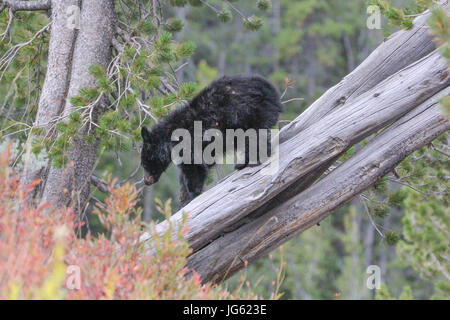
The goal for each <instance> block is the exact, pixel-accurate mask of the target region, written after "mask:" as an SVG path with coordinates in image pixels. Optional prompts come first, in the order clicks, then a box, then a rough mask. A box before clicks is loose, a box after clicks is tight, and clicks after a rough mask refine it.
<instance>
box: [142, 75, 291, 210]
mask: <svg viewBox="0 0 450 320" xmlns="http://www.w3.org/2000/svg"><path fill="white" fill-rule="evenodd" d="M281 112H282V104H281V101H280V94H279V92H278V90H277V89H276V88H275V87H274V86H273V85H272V84H271V83H270V82H269V81H267V80H266V79H264V78H263V77H261V76H258V75H235V76H229V77H222V78H220V79H218V80H216V81H214V82H212V83H211V84H210V85H209V86H208V87H207V88H205V89H203V90H202V91H201V92H200V93H199V94H198V95H197V96H196V97H195V98H193V99H192V100H191V101H190V102H189V103H187V104H185V105H183V106H182V107H179V108H177V109H175V110H173V111H171V112H170V113H169V115H167V116H166V117H164V118H163V119H162V120H161V121H160V122H158V123H157V124H156V125H155V126H154V127H153V128H152V129H151V131H149V130H147V128H145V127H143V128H142V138H143V141H144V144H143V147H142V154H141V163H142V166H143V167H144V170H145V178H144V181H145V183H146V184H147V185H151V184H153V183H156V182H157V181H158V180H159V178H160V176H161V174H162V173H163V172H164V171H165V170H166V169H167V167H168V166H169V164H170V162H171V150H172V148H173V147H174V145H176V144H177V143H178V142H176V141H171V136H172V132H173V131H174V130H176V129H179V128H184V129H187V130H188V131H189V132H190V133H191V136H193V131H194V121H202V130H203V132H204V131H205V130H208V129H211V128H215V129H219V130H220V131H221V132H222V134H223V137H225V130H226V129H243V130H244V131H245V130H248V129H255V130H258V129H270V128H272V127H273V126H274V125H275V124H276V123H277V122H278V118H279V115H280V113H281ZM269 140H270V137H269ZM268 142H269V143H270V141H268ZM206 145H207V143H205V144H204V145H203V148H205V146H206ZM269 150H270V148H269ZM247 152H248V150H246V157H247V158H248V154H247ZM247 158H246V159H247ZM246 161H247V160H246ZM247 165H248V164H247ZM245 166H246V165H245V164H244V165H236V168H237V169H242V168H244V167H245ZM179 167H180V169H181V177H180V183H181V195H180V205H181V207H183V206H185V205H186V204H187V203H189V202H190V201H191V200H192V199H193V198H195V197H196V196H198V195H199V194H200V193H201V192H202V189H203V184H204V181H205V179H206V177H207V174H208V171H209V169H210V168H211V167H212V165H206V164H180V165H179Z"/></svg>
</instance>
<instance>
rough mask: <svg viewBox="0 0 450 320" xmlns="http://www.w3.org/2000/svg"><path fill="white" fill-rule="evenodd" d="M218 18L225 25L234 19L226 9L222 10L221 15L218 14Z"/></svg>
mask: <svg viewBox="0 0 450 320" xmlns="http://www.w3.org/2000/svg"><path fill="white" fill-rule="evenodd" d="M217 17H218V18H219V20H220V21H221V22H223V23H228V22H230V21H231V19H233V15H232V13H231V11H230V10H229V9H228V8H225V7H224V8H222V10H221V11H220V12H219V13H217Z"/></svg>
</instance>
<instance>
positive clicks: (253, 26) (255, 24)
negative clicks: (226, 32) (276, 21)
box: [244, 15, 264, 31]
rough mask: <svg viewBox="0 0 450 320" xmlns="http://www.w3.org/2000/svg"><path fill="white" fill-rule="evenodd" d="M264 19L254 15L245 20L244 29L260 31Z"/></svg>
mask: <svg viewBox="0 0 450 320" xmlns="http://www.w3.org/2000/svg"><path fill="white" fill-rule="evenodd" d="M263 24H264V22H263V20H262V18H260V17H258V16H255V15H252V16H250V17H248V18H246V19H245V20H244V28H245V29H246V30H249V31H256V30H259V29H260V28H261V27H262V26H263Z"/></svg>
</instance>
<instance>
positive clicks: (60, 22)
mask: <svg viewBox="0 0 450 320" xmlns="http://www.w3.org/2000/svg"><path fill="white" fill-rule="evenodd" d="M48 2H49V4H50V1H48ZM74 5H75V6H78V5H79V0H60V1H53V3H52V4H51V6H52V15H51V20H52V22H51V24H52V25H51V29H50V44H49V49H48V62H47V72H46V76H45V81H44V85H43V87H42V93H41V96H40V98H39V105H38V111H37V114H36V120H35V123H34V125H35V126H38V127H43V128H44V129H45V132H46V135H51V134H53V130H52V128H54V124H55V123H54V121H55V120H56V119H57V118H58V116H59V115H60V114H61V111H62V110H63V108H64V105H65V103H66V95H67V90H68V87H69V79H70V72H71V65H72V55H73V48H74V45H75V39H76V33H77V29H75V28H68V23H67V18H68V17H67V11H68V9H69V7H70V6H74ZM32 139H33V136H32V135H30V137H29V141H31V140H32ZM27 152H28V153H29V152H30V148H28V150H27ZM22 176H23V180H22V182H23V183H24V184H25V185H28V184H29V183H31V181H33V180H34V179H36V178H38V177H42V168H38V169H36V168H30V167H29V165H28V161H26V163H25V167H24V172H23V173H22Z"/></svg>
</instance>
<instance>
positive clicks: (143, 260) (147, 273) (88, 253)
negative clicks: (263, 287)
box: [0, 151, 255, 299]
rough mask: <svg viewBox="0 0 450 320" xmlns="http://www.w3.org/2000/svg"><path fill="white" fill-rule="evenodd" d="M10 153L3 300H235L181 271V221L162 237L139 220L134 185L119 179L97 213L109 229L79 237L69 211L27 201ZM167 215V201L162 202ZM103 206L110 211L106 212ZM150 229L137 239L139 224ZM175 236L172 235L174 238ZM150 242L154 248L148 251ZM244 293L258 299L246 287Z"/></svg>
mask: <svg viewBox="0 0 450 320" xmlns="http://www.w3.org/2000/svg"><path fill="white" fill-rule="evenodd" d="M10 161H11V159H10V152H9V151H6V152H3V153H2V154H1V156H0V298H1V299H233V298H237V297H238V296H239V295H241V294H240V293H233V294H232V293H229V292H228V291H226V290H223V289H221V288H218V287H214V286H212V285H210V284H205V285H202V284H201V279H200V277H199V275H198V274H197V273H195V272H192V276H190V277H186V275H187V274H188V272H190V270H188V269H187V268H186V267H185V264H186V258H187V256H188V255H189V253H190V248H189V246H188V244H187V242H186V241H185V239H184V237H183V235H184V234H185V233H186V231H187V230H186V227H185V223H182V224H181V225H180V226H179V227H176V226H173V225H170V228H169V230H167V232H166V233H165V234H163V235H160V236H159V235H158V234H157V233H156V232H155V225H154V224H152V225H143V223H142V222H141V219H140V216H141V215H140V210H139V209H136V207H135V205H136V202H137V200H136V198H137V195H138V191H137V190H136V189H135V188H134V186H133V185H130V184H125V185H121V186H120V185H117V184H115V183H112V185H116V186H115V187H111V188H110V190H109V191H110V196H109V198H108V199H107V200H106V202H105V204H101V206H99V207H98V208H97V209H96V210H95V211H94V213H95V214H98V215H99V217H100V221H101V222H102V224H103V225H104V226H105V228H106V229H107V232H106V234H102V235H100V236H98V237H93V236H92V235H90V234H88V235H87V236H86V237H85V238H80V237H77V236H76V234H75V230H76V229H77V228H78V227H79V226H80V225H77V223H76V222H75V221H76V219H75V215H74V213H73V211H72V210H71V209H68V208H64V209H56V208H54V207H52V205H51V204H50V203H44V204H41V205H39V206H38V207H37V208H33V207H30V206H28V205H27V204H26V201H25V199H26V196H27V194H28V192H29V191H30V190H31V189H32V188H33V187H34V186H35V185H36V184H37V183H38V182H39V181H35V182H33V183H32V184H31V185H30V186H23V185H21V184H20V182H19V180H18V178H17V177H16V175H15V174H14V172H13V170H12V169H11V168H10V167H9V163H10ZM158 206H159V208H160V210H162V211H163V212H164V213H165V214H166V215H169V214H170V210H171V209H170V202H167V203H165V204H163V203H161V202H159V205H158ZM105 212H107V214H105ZM145 229H146V230H147V232H148V233H149V234H150V236H151V238H152V239H153V240H151V243H150V242H149V241H150V240H149V241H147V242H142V241H140V237H141V236H142V234H143V230H145ZM172 234H175V235H176V236H172ZM149 248H151V249H152V252H154V254H153V255H149V254H148V252H149ZM245 295H246V296H245V297H244V298H255V296H254V295H253V294H252V293H251V292H247V293H245Z"/></svg>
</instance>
